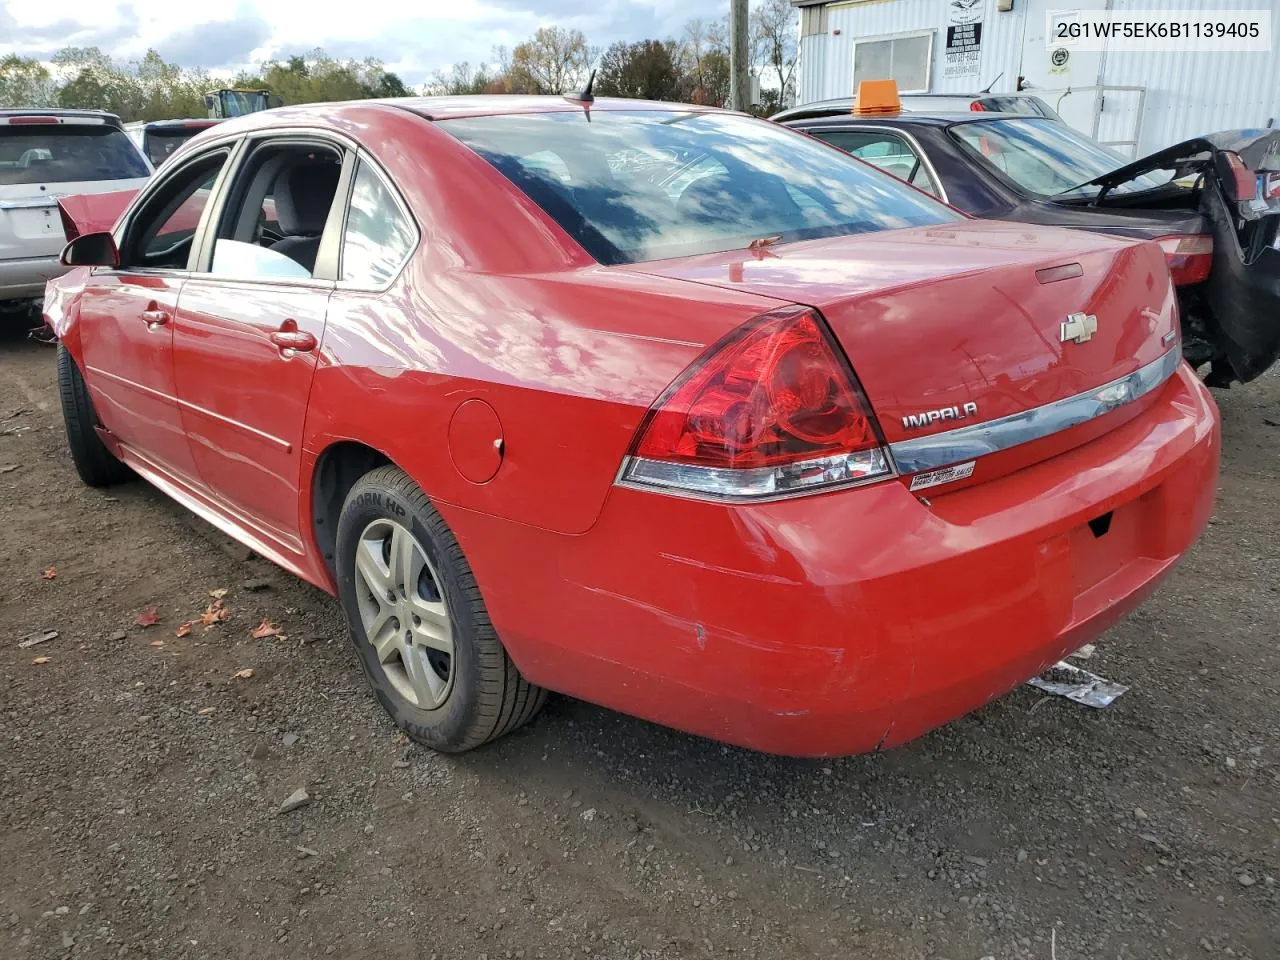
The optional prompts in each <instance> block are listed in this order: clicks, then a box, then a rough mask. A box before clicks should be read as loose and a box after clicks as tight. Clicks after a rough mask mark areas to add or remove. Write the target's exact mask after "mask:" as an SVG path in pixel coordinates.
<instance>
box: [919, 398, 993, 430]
mask: <svg viewBox="0 0 1280 960" xmlns="http://www.w3.org/2000/svg"><path fill="white" fill-rule="evenodd" d="M977 415H978V405H977V404H976V403H966V404H963V405H961V406H954V407H939V408H938V409H937V410H924V411H921V412H920V413H909V414H907V415H906V416H905V417H903V418H902V429H903V430H918V429H919V428H920V427H931V426H933V425H934V424H935V423H941V422H942V421H943V420H967V419H969V417H976V416H977Z"/></svg>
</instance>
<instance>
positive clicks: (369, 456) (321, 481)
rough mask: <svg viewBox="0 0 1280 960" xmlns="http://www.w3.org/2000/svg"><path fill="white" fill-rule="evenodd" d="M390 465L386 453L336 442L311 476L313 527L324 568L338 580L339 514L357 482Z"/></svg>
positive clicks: (326, 452) (361, 445)
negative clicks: (369, 473)
mask: <svg viewBox="0 0 1280 960" xmlns="http://www.w3.org/2000/svg"><path fill="white" fill-rule="evenodd" d="M389 463H391V460H390V459H388V458H387V457H386V456H385V455H384V454H382V453H379V452H378V451H377V450H374V449H373V448H372V447H367V446H365V445H364V444H363V443H356V442H355V441H343V442H342V443H335V444H334V445H333V446H331V447H329V448H328V449H327V450H325V451H324V453H322V454H320V459H319V460H317V461H316V469H315V473H314V474H312V477H311V526H312V531H313V532H314V534H315V538H316V544H317V545H318V546H319V547H320V554H321V556H323V557H324V563H325V566H326V567H328V568H329V573H330V574H331V575H333V576H334V577H335V579H336V576H337V567H336V564H335V561H334V554H335V553H336V550H337V538H338V515H339V514H340V513H341V512H342V504H343V503H344V502H345V501H346V499H347V494H348V493H349V492H350V491H351V488H352V487H354V486H355V485H356V481H357V480H359V479H360V478H361V477H363V476H364V475H365V474H366V473H368V472H369V471H370V470H375V469H377V468H378V467H383V466H386V465H387V464H389Z"/></svg>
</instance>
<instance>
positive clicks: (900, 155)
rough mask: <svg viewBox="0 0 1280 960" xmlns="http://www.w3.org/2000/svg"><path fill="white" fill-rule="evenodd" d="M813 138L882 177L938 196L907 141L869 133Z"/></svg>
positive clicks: (826, 132)
mask: <svg viewBox="0 0 1280 960" xmlns="http://www.w3.org/2000/svg"><path fill="white" fill-rule="evenodd" d="M812 133H813V135H814V136H815V137H817V138H818V139H819V140H825V141H826V142H827V143H829V144H831V145H832V146H833V147H839V148H840V149H841V150H844V151H845V152H846V153H850V154H852V155H853V156H855V157H857V158H858V159H859V160H862V161H864V162H866V163H869V164H871V165H872V166H873V167H875V168H877V169H879V170H883V171H884V172H885V173H887V174H890V175H892V176H895V177H897V178H898V179H899V180H905V181H906V182H907V183H909V184H911V185H912V186H914V187H919V188H920V189H921V190H924V191H925V192H927V193H932V194H933V195H934V196H935V197H936V196H938V187H937V185H936V184H935V183H934V182H933V178H932V177H930V176H929V171H928V169H927V168H926V167H925V165H924V164H923V163H922V162H921V160H920V157H919V156H918V155H917V154H916V152H915V151H914V150H912V149H911V146H910V145H909V144H908V143H907V141H905V140H903V139H902V138H901V137H896V136H894V135H893V134H891V133H884V132H881V131H870V130H821V129H819V130H814V131H812Z"/></svg>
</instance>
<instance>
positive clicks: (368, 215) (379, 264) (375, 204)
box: [342, 158, 558, 287]
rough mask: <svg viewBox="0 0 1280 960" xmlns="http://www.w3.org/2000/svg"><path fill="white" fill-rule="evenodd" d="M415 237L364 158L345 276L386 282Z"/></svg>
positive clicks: (354, 192)
mask: <svg viewBox="0 0 1280 960" xmlns="http://www.w3.org/2000/svg"><path fill="white" fill-rule="evenodd" d="M544 159H546V158H544ZM547 162H548V164H549V166H548V168H547V169H545V170H544V171H543V175H544V176H546V177H548V178H555V177H557V176H558V173H557V172H556V170H555V167H554V163H553V161H551V160H550V159H548V160H547ZM415 240H416V232H415V230H414V227H413V223H412V222H411V221H410V220H409V215H408V214H407V213H405V212H404V209H403V208H402V207H401V206H400V201H399V200H397V199H396V196H395V194H394V193H392V192H391V189H390V188H389V187H388V186H387V185H386V184H385V183H383V182H382V178H381V177H380V176H378V174H377V173H376V172H375V171H374V170H373V168H372V167H370V166H369V165H368V164H367V163H365V162H364V161H363V160H362V161H361V162H360V166H359V168H358V169H357V170H356V176H355V182H354V183H353V184H352V188H351V206H350V208H349V210H348V212H347V225H346V229H345V230H344V231H343V234H342V279H343V280H346V281H349V282H351V283H355V284H358V285H360V286H365V287H381V286H385V285H386V284H387V283H389V282H390V281H391V280H392V279H393V278H394V277H395V275H396V274H397V273H399V272H400V267H401V266H402V265H403V264H404V261H405V258H406V257H407V256H408V255H409V251H410V250H412V249H413V244H414V242H415Z"/></svg>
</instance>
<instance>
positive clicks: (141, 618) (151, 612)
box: [133, 607, 160, 627]
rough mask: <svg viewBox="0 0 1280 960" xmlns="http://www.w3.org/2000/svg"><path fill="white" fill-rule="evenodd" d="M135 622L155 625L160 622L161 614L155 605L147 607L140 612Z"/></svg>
mask: <svg viewBox="0 0 1280 960" xmlns="http://www.w3.org/2000/svg"><path fill="white" fill-rule="evenodd" d="M133 622H134V623H136V624H137V625H138V626H140V627H154V626H155V625H156V624H157V623H159V622H160V614H158V613H157V612H156V608H155V607H147V609H145V610H143V611H142V612H141V613H140V614H138V619H137V620H135V621H133Z"/></svg>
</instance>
